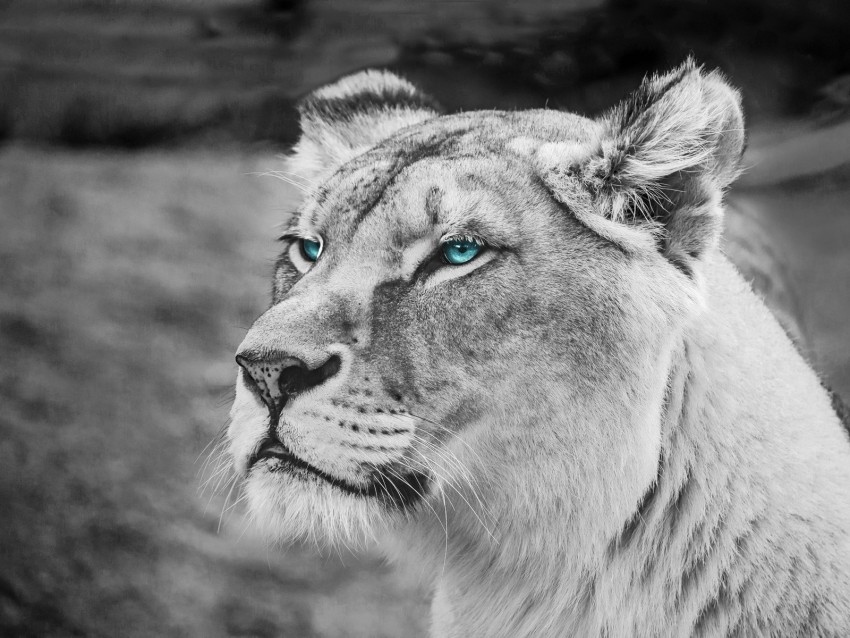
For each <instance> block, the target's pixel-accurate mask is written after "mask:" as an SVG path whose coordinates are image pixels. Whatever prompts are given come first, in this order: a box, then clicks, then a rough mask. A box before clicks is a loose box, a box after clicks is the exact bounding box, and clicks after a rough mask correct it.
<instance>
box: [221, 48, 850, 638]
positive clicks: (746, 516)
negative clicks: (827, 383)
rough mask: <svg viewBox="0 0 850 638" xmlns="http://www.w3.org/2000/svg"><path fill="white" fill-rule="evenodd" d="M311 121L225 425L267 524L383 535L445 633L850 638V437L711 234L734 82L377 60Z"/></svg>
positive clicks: (717, 215) (324, 98) (732, 133)
mask: <svg viewBox="0 0 850 638" xmlns="http://www.w3.org/2000/svg"><path fill="white" fill-rule="evenodd" d="M300 114H301V125H302V130H303V134H302V137H301V139H300V141H299V143H298V145H297V146H296V148H295V149H294V152H293V154H292V155H291V157H290V159H289V165H288V168H287V170H288V171H290V172H291V173H295V174H296V175H298V176H299V177H300V179H301V180H302V181H303V182H304V183H305V184H308V185H309V189H308V192H307V194H306V195H305V198H304V201H303V204H302V205H301V207H300V210H299V211H298V212H297V214H296V215H295V216H294V217H293V218H292V220H291V222H290V224H289V227H288V230H287V231H286V233H285V234H284V237H283V241H284V242H285V250H284V253H283V255H282V256H281V257H280V259H279V261H278V262H277V265H276V269H275V274H274V284H273V295H272V305H271V307H270V308H269V310H268V311H266V312H265V314H263V315H262V316H261V317H260V318H259V319H258V320H257V321H256V323H255V324H254V326H253V327H252V328H251V329H250V331H249V332H248V334H247V336H246V337H245V340H244V342H243V343H242V345H241V346H240V347H239V353H238V356H237V361H238V363H239V365H240V366H241V370H240V374H239V378H238V381H237V391H236V399H235V402H234V405H233V409H232V417H233V418H232V425H231V426H230V429H229V439H230V449H231V453H232V457H233V461H234V463H235V465H236V467H237V469H238V471H240V472H241V473H243V474H244V476H245V479H246V490H247V493H248V495H249V501H250V505H251V508H252V511H253V513H254V514H255V515H256V518H257V519H258V520H259V521H260V522H261V523H262V525H263V526H264V527H265V528H266V529H267V530H268V531H269V532H270V533H271V534H273V535H274V536H275V537H277V538H279V539H283V540H292V539H303V538H307V539H314V540H316V541H318V542H329V543H338V542H339V543H354V542H357V541H358V540H360V539H368V538H371V537H376V538H378V540H379V541H380V543H381V545H382V546H383V547H384V548H385V549H386V551H387V553H388V554H389V555H390V556H392V557H393V558H395V559H396V560H398V561H401V562H403V563H404V562H407V564H408V565H415V566H417V568H419V569H423V570H424V571H425V573H426V574H428V575H429V576H430V578H431V579H432V580H433V587H434V600H433V621H432V624H433V628H432V631H433V634H434V636H443V637H445V636H452V637H468V636H486V637H493V636H507V637H519V636H627V637H631V636H677V637H678V636H727V635H775V636H850V498H848V491H850V442H848V437H847V434H846V433H845V432H844V431H843V430H842V425H841V423H840V421H839V418H838V417H837V415H836V413H835V412H834V411H833V408H832V407H831V405H830V399H829V397H828V395H827V392H826V391H825V390H824V389H823V388H822V387H821V384H820V383H819V381H818V377H817V376H816V375H815V373H814V372H813V371H812V370H811V368H810V367H809V366H808V365H807V364H806V362H805V361H804V360H803V359H802V358H801V357H800V356H799V355H798V353H797V352H796V350H795V349H794V347H793V346H792V344H791V342H790V341H789V339H788V337H787V336H786V334H785V333H784V332H783V330H782V329H781V328H780V326H779V325H778V323H777V322H776V320H775V319H774V318H773V316H772V315H771V314H770V313H769V312H768V310H767V309H766V308H765V306H764V305H763V303H762V302H761V301H760V300H759V298H758V297H757V296H756V295H755V294H754V293H753V292H752V290H751V289H750V287H749V286H748V285H747V284H746V283H745V281H744V280H743V279H742V277H741V276H740V275H739V274H738V272H737V271H736V270H735V268H734V267H733V266H732V265H731V264H730V263H729V262H728V261H727V260H726V258H725V257H724V256H723V255H722V254H721V253H720V251H719V250H718V247H717V245H718V238H719V236H720V233H721V226H722V218H723V207H722V197H723V193H724V189H726V187H728V186H729V184H730V182H731V181H732V180H733V179H734V177H735V176H736V172H737V169H738V164H739V158H740V156H741V152H742V146H743V139H744V129H743V117H742V112H741V107H740V100H739V96H738V94H737V93H736V91H735V90H734V89H732V88H731V87H730V86H729V85H728V84H727V83H726V82H725V81H724V79H723V78H722V77H721V76H720V75H718V74H717V73H707V72H705V71H704V70H702V69H701V68H700V67H698V66H696V65H695V64H694V63H693V62H692V61H688V62H686V63H685V64H684V65H682V66H681V67H680V68H678V69H676V70H674V71H673V72H671V73H668V74H666V75H661V76H655V77H652V78H649V79H647V80H645V81H644V82H643V84H642V85H641V86H640V88H639V89H638V90H637V91H636V92H635V93H634V94H633V95H631V96H630V97H629V98H628V99H626V100H625V101H624V102H623V103H621V104H619V105H618V106H616V107H614V108H613V109H612V110H611V111H610V112H609V113H607V114H606V115H604V116H603V117H600V118H598V119H587V118H584V117H580V116H578V115H574V114H570V113H562V112H557V111H551V110H534V111H522V112H498V111H485V112H472V113H462V114H456V115H440V114H439V113H438V111H437V110H436V108H435V107H434V105H433V104H432V102H431V101H430V100H429V99H428V98H427V97H426V96H424V95H422V94H421V93H420V92H419V91H418V90H416V89H415V88H414V87H413V86H411V85H410V84H409V83H407V82H406V81H404V80H402V79H400V78H398V77H395V76H393V75H391V74H388V73H381V72H364V73H360V74H357V75H354V76H351V77H347V78H344V79H342V80H340V81H338V82H337V83H335V84H332V85H330V86H327V87H324V88H322V89H320V90H318V91H316V92H314V93H313V94H311V95H310V96H309V97H307V98H306V99H305V100H304V101H303V102H302V103H301V105H300Z"/></svg>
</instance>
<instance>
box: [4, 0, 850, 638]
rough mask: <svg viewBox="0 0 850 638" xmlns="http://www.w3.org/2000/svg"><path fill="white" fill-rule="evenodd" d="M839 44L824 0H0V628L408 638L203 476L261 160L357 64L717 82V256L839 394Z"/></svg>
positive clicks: (387, 605) (506, 77) (256, 246)
mask: <svg viewBox="0 0 850 638" xmlns="http://www.w3.org/2000/svg"><path fill="white" fill-rule="evenodd" d="M848 38H850V3H848V2H846V0H821V1H817V0H808V1H806V2H803V1H802V0H734V1H733V0H712V1H710V2H709V1H699V0H648V1H644V2H638V1H636V0H561V1H558V2H556V1H551V0H524V1H522V2H499V1H497V0H477V1H476V0H464V1H461V0H458V1H450V0H429V1H418V2H414V1H413V0H395V1H391V0H347V1H346V0H205V1H202V0H160V1H159V2H146V1H143V0H19V1H14V0H0V362H2V363H0V636H4V637H5V636H9V637H11V636H294V637H302V636H305V637H306V636H322V637H342V636H363V637H369V638H376V637H381V636H387V637H399V636H405V637H407V636H414V637H415V636H423V635H424V634H425V631H426V628H427V605H428V600H427V593H426V592H424V591H421V590H420V589H418V588H417V586H416V582H415V580H414V579H412V578H411V577H409V576H408V575H406V574H401V573H398V572H395V571H393V570H392V569H391V568H389V567H387V566H385V565H384V564H383V563H382V562H381V561H380V559H378V558H376V557H374V556H372V555H368V554H367V555H354V554H346V553H342V554H339V555H337V554H332V555H329V556H321V555H319V554H317V553H316V552H315V551H314V550H312V549H311V548H309V547H291V548H267V547H266V545H265V544H264V543H263V541H262V540H261V539H259V538H257V537H256V535H255V534H254V532H253V531H252V530H251V529H250V526H247V525H246V523H245V520H244V518H243V515H242V513H243V510H242V507H241V504H240V503H238V502H237V500H238V499H237V493H238V489H234V490H232V491H230V493H229V496H228V491H229V488H230V486H231V483H229V477H228V476H227V474H226V473H222V472H220V471H219V470H221V466H220V465H219V464H218V463H217V461H216V460H215V458H213V459H212V460H211V461H210V462H209V463H206V461H207V459H208V457H209V453H210V450H211V449H213V446H210V447H207V446H208V444H209V443H210V442H211V441H213V440H214V438H215V437H216V435H217V433H218V432H219V431H220V429H221V427H222V426H223V425H224V424H225V422H226V418H227V410H228V404H229V401H230V397H231V384H232V382H233V380H234V378H235V374H236V367H235V364H234V363H233V352H234V351H235V348H236V346H237V345H238V343H239V342H240V340H241V338H242V335H243V334H244V332H245V330H246V329H247V327H248V326H249V325H250V323H251V322H252V320H253V319H254V318H255V317H256V316H257V315H258V314H259V313H260V312H261V311H262V310H263V309H264V307H265V305H266V304H267V300H268V294H267V291H268V288H269V285H268V283H267V279H268V276H269V274H270V272H271V264H272V261H273V259H274V257H275V251H276V246H275V244H274V242H273V238H274V237H275V232H276V229H277V227H278V225H279V224H280V223H281V222H283V221H284V219H285V215H286V213H287V211H289V210H291V209H292V206H293V202H294V201H295V193H294V191H293V190H292V189H290V188H289V187H288V186H287V185H286V184H284V183H282V182H279V181H275V180H274V179H272V178H270V177H262V176H260V175H259V173H261V172H263V171H265V170H268V169H270V168H273V167H274V166H275V162H277V161H278V156H279V155H280V153H283V152H285V151H286V149H287V148H288V146H289V145H290V144H292V142H293V141H294V140H295V139H296V136H297V134H298V125H297V121H296V120H295V118H294V111H293V102H294V100H296V99H297V97H298V96H300V95H302V94H303V93H305V92H306V91H309V90H310V89H313V88H315V87H317V86H319V85H321V84H323V83H325V82H328V81H330V80H333V79H335V78H337V77H338V76H340V75H342V74H345V73H348V72H351V71H355V70H358V69H361V68H364V67H386V68H390V69H393V70H395V71H397V72H399V73H401V74H403V75H405V76H406V77H408V78H409V79H411V80H413V81H414V82H416V83H418V84H420V85H421V86H422V87H424V88H425V89H426V90H427V91H428V92H430V93H431V94H432V95H434V96H435V97H436V98H437V99H438V100H439V101H440V102H441V103H442V104H443V105H444V106H445V107H446V108H447V109H448V110H458V109H465V110H470V109H479V108H482V109H490V108H506V109H514V108H528V107H543V106H548V107H549V108H559V109H568V110H572V111H578V112H581V113H585V114H588V115H593V114H597V113H599V112H600V111H601V110H603V109H605V108H607V107H609V106H611V105H612V104H613V103H614V102H615V101H616V100H618V99H620V98H622V97H624V96H625V95H626V94H627V93H628V92H629V91H630V90H631V89H633V88H634V87H636V86H637V84H638V83H639V82H640V80H641V78H642V77H643V76H644V74H645V73H647V72H650V71H653V70H658V69H665V68H668V67H670V66H673V65H675V64H677V63H679V62H681V61H682V60H683V59H684V58H685V57H686V55H688V54H689V53H693V54H694V55H695V56H696V57H697V59H698V60H699V61H701V62H704V63H706V64H707V65H708V66H709V67H711V68H715V67H716V68H720V69H722V70H723V71H724V72H725V73H726V74H727V75H728V76H729V78H730V79H731V81H732V82H733V83H734V84H736V85H737V86H739V87H741V89H742V90H743V94H744V106H745V110H746V113H747V117H748V125H749V130H750V137H749V148H748V151H747V155H746V158H745V162H746V166H747V171H746V172H745V174H744V176H743V177H742V179H741V180H740V181H739V182H738V184H737V185H736V186H735V187H734V188H733V190H732V192H731V194H730V198H729V199H730V214H729V221H728V225H729V234H730V240H729V244H728V246H727V250H728V251H729V253H730V254H731V255H732V256H733V258H735V259H736V261H737V262H738V263H739V264H740V265H741V266H742V268H744V270H745V272H746V273H747V274H748V276H749V277H750V278H752V279H753V280H754V282H755V285H756V287H757V288H758V289H759V290H761V291H762V292H763V294H765V295H766V297H767V299H768V302H769V303H771V304H772V305H773V307H774V308H775V309H776V311H777V312H778V313H779V314H780V315H781V316H783V317H786V318H789V317H793V319H794V321H796V324H795V325H796V326H798V327H799V328H792V330H796V331H797V334H798V338H799V340H800V344H801V348H802V349H803V350H804V352H805V353H806V355H807V356H808V357H809V359H810V360H811V361H812V362H813V363H814V365H815V366H816V367H817V369H818V370H819V371H820V372H821V374H822V376H823V379H824V381H825V383H827V384H829V385H831V386H832V387H834V388H835V389H836V390H838V391H839V392H840V393H842V394H843V395H844V396H845V397H848V396H850V322H848V312H850V285H848V282H850V203H848V202H850V199H848V196H850V47H848V46H847V42H848ZM789 325H790V322H789ZM222 488H226V489H222Z"/></svg>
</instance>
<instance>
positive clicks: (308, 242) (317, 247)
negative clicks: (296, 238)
mask: <svg viewBox="0 0 850 638" xmlns="http://www.w3.org/2000/svg"><path fill="white" fill-rule="evenodd" d="M301 254H302V255H304V259H306V260H307V261H316V260H317V259H318V258H319V255H321V254H322V244H321V243H319V242H317V241H315V240H313V239H302V240H301Z"/></svg>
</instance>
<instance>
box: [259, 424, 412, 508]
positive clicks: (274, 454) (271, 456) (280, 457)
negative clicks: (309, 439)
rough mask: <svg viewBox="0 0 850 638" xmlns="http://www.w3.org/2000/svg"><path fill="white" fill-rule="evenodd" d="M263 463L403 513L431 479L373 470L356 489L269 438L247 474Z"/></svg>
mask: <svg viewBox="0 0 850 638" xmlns="http://www.w3.org/2000/svg"><path fill="white" fill-rule="evenodd" d="M262 461H269V462H267V463H265V466H266V470H267V471H270V472H289V473H291V474H301V475H302V476H305V475H312V476H314V477H316V478H319V479H321V480H323V481H325V482H326V483H330V484H331V485H333V486H334V487H337V488H339V489H340V490H341V491H343V492H346V493H347V494H351V495H352V496H360V497H367V498H376V499H378V500H381V501H383V502H385V503H386V504H388V505H390V504H391V505H394V506H396V507H399V508H401V509H406V508H408V507H411V506H412V505H413V504H415V503H416V502H417V501H419V500H421V499H422V498H424V494H425V490H426V489H427V484H428V477H427V476H426V475H425V474H421V473H419V472H411V473H408V474H404V475H402V474H399V473H397V472H395V471H391V470H390V471H386V470H382V469H381V468H373V469H372V471H371V480H370V481H369V482H368V483H367V484H365V485H356V484H354V483H350V482H349V481H346V480H345V479H341V478H339V477H336V476H333V475H331V474H328V473H327V472H325V471H324V470H321V469H319V468H318V467H316V466H315V465H312V464H311V463H308V462H307V461H305V460H304V459H302V458H300V457H299V456H296V455H295V454H294V453H293V452H292V451H291V450H290V449H289V448H288V447H286V445H284V444H283V443H282V442H281V441H280V440H279V439H277V438H275V437H273V436H268V437H266V438H265V439H264V440H263V442H262V443H261V444H260V446H259V447H258V448H257V450H256V452H254V454H252V455H251V458H250V459H249V461H248V471H249V472H250V471H251V469H252V468H253V467H254V466H255V465H257V464H259V463H260V462H262Z"/></svg>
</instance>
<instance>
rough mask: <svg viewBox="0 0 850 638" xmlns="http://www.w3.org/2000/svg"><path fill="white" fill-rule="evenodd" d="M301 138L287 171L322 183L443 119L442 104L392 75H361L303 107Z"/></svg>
mask: <svg viewBox="0 0 850 638" xmlns="http://www.w3.org/2000/svg"><path fill="white" fill-rule="evenodd" d="M297 106H298V114H299V116H300V123H301V137H300V138H299V140H298V143H297V144H296V145H295V147H294V148H293V150H292V153H291V154H290V156H289V158H288V161H287V167H286V168H287V170H288V171H289V172H290V173H292V174H294V176H296V177H300V178H301V179H303V180H304V181H306V182H308V183H309V184H316V183H319V182H320V181H322V180H323V179H324V178H325V177H327V176H328V175H330V174H331V173H333V172H334V171H335V170H336V169H337V168H339V167H340V166H342V165H343V164H345V163H346V162H347V161H349V160H350V159H353V158H354V157H356V156H357V155H360V154H361V153H363V152H364V151H366V150H368V149H369V148H371V147H372V146H375V145H376V144H377V143H378V142H380V141H381V140H383V139H386V138H387V137H389V136H391V135H392V134H393V133H395V132H396V131H398V130H400V129H402V128H405V127H407V126H411V125H413V124H418V123H420V122H423V121H425V120H429V119H431V118H433V117H436V116H437V115H439V112H440V109H439V107H438V106H437V104H436V102H435V101H434V100H433V99H431V98H430V97H429V96H427V95H425V94H424V93H422V92H421V91H419V89H417V88H416V87H415V86H413V85H412V84H411V83H410V82H408V81H407V80H404V79H402V78H400V77H398V76H397V75H394V74H392V73H389V72H387V71H373V70H370V71H361V72H359V73H355V74H354V75H349V76H346V77H344V78H342V79H340V80H337V81H336V82H334V83H333V84H328V85H326V86H323V87H322V88H320V89H317V90H315V91H313V92H312V93H310V94H309V95H307V97H305V98H304V99H302V100H301V101H300V102H299V103H298V105H297Z"/></svg>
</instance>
